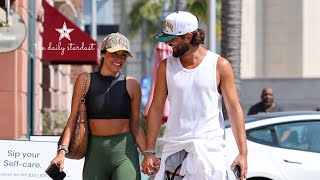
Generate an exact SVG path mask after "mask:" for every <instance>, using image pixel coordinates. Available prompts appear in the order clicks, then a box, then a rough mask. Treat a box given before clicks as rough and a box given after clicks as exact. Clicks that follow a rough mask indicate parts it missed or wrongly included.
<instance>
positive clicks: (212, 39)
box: [208, 0, 216, 52]
mask: <svg viewBox="0 0 320 180" xmlns="http://www.w3.org/2000/svg"><path fill="white" fill-rule="evenodd" d="M208 9H209V18H208V19H209V49H210V50H211V51H213V52H216V0H209V8H208Z"/></svg>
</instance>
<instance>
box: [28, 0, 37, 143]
mask: <svg viewBox="0 0 320 180" xmlns="http://www.w3.org/2000/svg"><path fill="white" fill-rule="evenodd" d="M35 4H36V3H35V2H34V1H33V2H32V1H28V11H29V12H30V13H31V14H32V15H35V14H36V5H35ZM34 17H35V16H33V17H32V16H31V15H30V14H29V15H28V91H27V134H26V135H27V138H30V136H31V135H33V128H34V127H33V126H34V89H35V88H34V85H35V83H34V79H35V77H34V71H35V70H34V69H35V68H34V67H35V47H34V44H35V27H36V24H35V23H36V22H35V19H34Z"/></svg>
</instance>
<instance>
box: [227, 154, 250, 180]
mask: <svg viewBox="0 0 320 180" xmlns="http://www.w3.org/2000/svg"><path fill="white" fill-rule="evenodd" d="M236 165H239V166H240V171H241V178H240V180H244V179H246V177H247V171H248V165H247V155H246V154H239V155H238V156H237V157H236V158H235V160H234V161H233V163H232V164H231V168H234V166H236Z"/></svg>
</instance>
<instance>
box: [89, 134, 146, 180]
mask: <svg viewBox="0 0 320 180" xmlns="http://www.w3.org/2000/svg"><path fill="white" fill-rule="evenodd" d="M139 167H140V166H139V157H138V151H137V146H136V144H135V142H134V140H133V137H132V136H131V133H129V132H128V133H123V134H119V135H113V136H91V137H90V139H89V147H88V152H87V154H86V157H85V163H84V168H83V180H140V179H141V174H140V168H139Z"/></svg>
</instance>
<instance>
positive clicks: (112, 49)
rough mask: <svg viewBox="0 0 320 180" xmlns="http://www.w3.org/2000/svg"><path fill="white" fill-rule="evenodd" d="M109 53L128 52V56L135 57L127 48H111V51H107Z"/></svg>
mask: <svg viewBox="0 0 320 180" xmlns="http://www.w3.org/2000/svg"><path fill="white" fill-rule="evenodd" d="M106 50H107V51H108V52H109V53H114V52H118V51H127V52H128V55H129V56H130V57H133V55H132V53H131V52H130V51H129V50H128V49H127V48H124V47H113V48H109V49H106Z"/></svg>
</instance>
